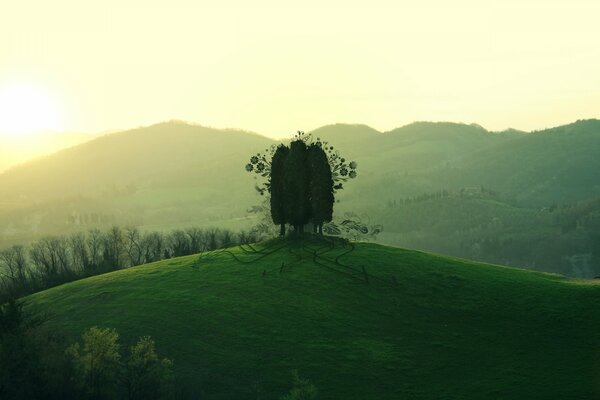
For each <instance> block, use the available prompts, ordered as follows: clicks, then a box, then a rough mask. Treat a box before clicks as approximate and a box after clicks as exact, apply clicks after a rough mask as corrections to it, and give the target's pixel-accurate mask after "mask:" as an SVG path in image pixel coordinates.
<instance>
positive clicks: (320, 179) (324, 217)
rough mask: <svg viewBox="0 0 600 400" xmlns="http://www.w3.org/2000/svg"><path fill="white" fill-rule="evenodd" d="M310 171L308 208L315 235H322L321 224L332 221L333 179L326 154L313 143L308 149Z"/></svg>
mask: <svg viewBox="0 0 600 400" xmlns="http://www.w3.org/2000/svg"><path fill="white" fill-rule="evenodd" d="M308 165H309V170H310V185H309V186H310V193H309V195H310V208H311V220H312V222H313V224H314V229H315V233H317V231H318V233H320V234H323V223H324V222H331V220H332V219H333V203H334V201H335V199H334V196H333V190H334V189H333V178H332V175H331V167H330V166H329V161H328V160H327V154H325V151H323V148H322V147H321V146H320V145H319V144H317V143H313V144H311V145H310V146H309V147H308Z"/></svg>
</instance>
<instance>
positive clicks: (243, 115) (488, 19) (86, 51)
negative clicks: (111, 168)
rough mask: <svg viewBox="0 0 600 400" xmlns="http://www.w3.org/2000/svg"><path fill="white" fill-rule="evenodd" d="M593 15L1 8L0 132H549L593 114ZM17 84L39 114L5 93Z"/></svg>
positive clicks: (69, 1) (574, 3)
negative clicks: (464, 127)
mask: <svg viewBox="0 0 600 400" xmlns="http://www.w3.org/2000/svg"><path fill="white" fill-rule="evenodd" d="M599 15H600V2H599V1H597V0H594V1H592V0H589V1H580V0H570V1H552V0H545V1H530V0H521V1H518V0H506V1H466V0H460V1H452V2H450V1H440V0H437V1H378V0H371V1H365V2H351V1H349V0H346V1H329V2H328V1H293V2H285V1H254V2H247V1H241V0H239V1H185V0H170V1H151V0H145V1H124V0H103V1H81V0H77V1H73V0H53V1H45V0H38V1H32V0H19V1H11V2H3V4H2V5H0V38H2V39H1V40H0V105H3V108H4V109H5V110H7V109H10V113H8V112H7V111H5V112H4V114H2V111H1V110H0V131H2V130H4V131H6V130H7V129H8V128H10V127H12V129H13V130H14V129H17V128H19V127H20V128H22V129H21V130H23V131H26V130H27V129H55V130H57V129H58V130H63V129H64V130H68V131H86V132H87V131H89V132H97V131H103V130H112V129H118V128H130V127H134V126H139V125H147V124H152V123H155V122H159V121H163V120H169V119H182V120H188V121H192V122H197V123H200V124H203V125H210V126H215V127H238V128H244V129H248V130H253V131H256V132H259V133H262V134H266V135H269V136H275V137H276V136H283V135H289V134H290V133H291V132H294V131H296V130H297V129H304V130H307V131H308V130H311V129H314V128H316V127H319V126H321V125H324V124H328V123H335V122H348V123H365V124H368V125H371V126H373V127H374V128H376V129H379V130H388V129H392V128H394V127H397V126H401V125H404V124H407V123H410V122H412V121H415V120H435V121H439V120H444V121H456V122H468V123H470V122H477V123H479V124H481V125H483V126H484V127H486V128H488V129H493V130H500V129H504V128H507V127H515V128H519V129H525V130H531V129H541V128H545V127H551V126H555V125H559V124H563V123H568V122H572V121H574V120H576V119H580V118H593V117H599V113H598V104H600V77H599V76H598V73H599V71H600V46H599V45H598V42H599V41H600V24H599V23H598V16H599ZM15 88H17V89H15ZM22 88H26V89H22ZM15 91H16V92H17V93H20V94H18V96H21V97H22V99H21V100H20V103H19V104H22V103H28V102H29V103H32V104H34V106H32V107H33V110H32V112H31V113H29V112H28V110H25V111H23V110H22V107H24V106H22V105H21V106H20V105H18V104H16V103H14V104H13V103H12V102H10V101H8V102H7V101H6V100H4V101H2V98H3V97H2V96H4V98H6V97H7V95H6V93H15ZM3 93H4V95H3ZM31 93H34V95H31ZM11 96H12V95H11ZM31 96H33V97H31ZM32 99H33V100H32ZM19 107H21V108H19ZM29 114H33V115H29ZM36 114H37V115H40V117H38V118H37V120H36V121H37V122H35V123H34V122H32V121H33V120H30V121H29V122H26V121H23V120H24V119H27V118H36Z"/></svg>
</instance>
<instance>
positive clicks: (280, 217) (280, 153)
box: [269, 144, 290, 236]
mask: <svg viewBox="0 0 600 400" xmlns="http://www.w3.org/2000/svg"><path fill="white" fill-rule="evenodd" d="M289 153H290V149H289V148H288V147H287V146H285V145H283V144H281V145H279V146H277V150H275V153H274V154H273V158H272V159H271V178H270V185H269V192H270V193H271V199H270V203H271V218H272V219H273V223H274V224H275V225H280V226H281V229H280V232H279V235H280V236H285V224H286V222H288V221H287V220H286V215H285V209H286V203H285V200H286V195H285V185H284V179H285V162H286V159H287V157H288V154H289Z"/></svg>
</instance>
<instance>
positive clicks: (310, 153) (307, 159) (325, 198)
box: [245, 131, 357, 236]
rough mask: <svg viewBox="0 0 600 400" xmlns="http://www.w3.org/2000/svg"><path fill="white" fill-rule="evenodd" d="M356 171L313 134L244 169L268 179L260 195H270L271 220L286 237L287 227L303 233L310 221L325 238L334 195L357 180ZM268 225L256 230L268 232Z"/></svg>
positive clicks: (273, 148) (271, 150)
mask: <svg viewBox="0 0 600 400" xmlns="http://www.w3.org/2000/svg"><path fill="white" fill-rule="evenodd" d="M269 154H270V156H269ZM356 167H357V164H356V162H355V161H352V162H346V159H345V158H343V157H342V156H341V155H340V153H339V152H338V151H337V150H336V149H334V147H333V146H331V145H330V144H329V143H328V142H326V141H322V140H321V139H320V138H317V139H316V141H313V140H312V136H311V135H310V134H308V135H305V134H304V132H302V131H298V134H297V135H295V137H294V140H293V141H292V142H291V143H290V147H289V148H288V147H287V146H285V145H283V144H280V145H278V146H276V145H273V146H271V147H270V148H268V149H266V150H265V154H261V153H257V154H256V155H253V156H252V157H250V162H249V163H248V164H246V167H245V169H246V171H248V172H250V173H255V174H257V175H259V176H260V177H263V178H267V181H266V182H263V183H262V185H256V190H257V191H258V192H259V193H260V194H261V195H264V194H265V193H269V195H270V199H269V201H268V202H267V203H269V205H270V217H271V220H272V221H273V223H274V224H276V225H280V226H281V229H280V235H281V236H283V235H285V224H286V223H289V224H291V225H292V226H293V227H294V231H296V232H300V233H301V232H303V230H304V225H305V224H306V223H308V222H310V221H312V222H313V223H314V225H315V232H317V231H318V232H320V233H321V234H322V233H323V224H324V223H325V222H331V221H332V219H333V204H334V201H335V197H334V196H335V193H336V192H337V191H338V190H342V189H343V188H344V185H343V184H344V182H347V181H348V180H349V179H354V178H356V176H357V173H356ZM260 208H261V209H262V206H261V207H260ZM255 209H256V207H255ZM266 225H268V223H267V224H265V222H263V221H261V222H260V224H259V225H258V229H257V230H258V231H261V232H262V231H265V232H266V231H268V230H269V229H268V228H267V229H265V226H266Z"/></svg>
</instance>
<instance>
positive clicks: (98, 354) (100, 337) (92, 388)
mask: <svg viewBox="0 0 600 400" xmlns="http://www.w3.org/2000/svg"><path fill="white" fill-rule="evenodd" d="M82 338H83V348H81V350H80V345H79V343H75V344H74V345H72V346H70V347H69V348H68V349H67V354H69V356H71V357H72V359H73V360H74V363H75V366H76V370H77V372H78V373H79V382H80V384H81V385H82V386H83V388H84V390H85V392H87V394H88V396H89V397H90V398H91V399H105V398H106V399H111V398H114V397H115V394H116V392H117V389H118V378H119V374H120V360H121V355H120V353H119V343H118V339H119V334H118V333H117V331H115V330H114V329H108V328H105V329H102V328H98V327H95V326H94V327H92V328H90V329H88V330H87V331H85V332H84V333H83V336H82Z"/></svg>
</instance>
